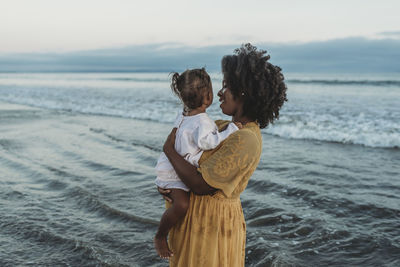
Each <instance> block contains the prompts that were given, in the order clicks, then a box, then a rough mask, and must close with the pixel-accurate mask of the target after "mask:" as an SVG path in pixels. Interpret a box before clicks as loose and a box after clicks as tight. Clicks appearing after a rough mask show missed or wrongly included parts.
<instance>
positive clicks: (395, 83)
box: [286, 79, 400, 87]
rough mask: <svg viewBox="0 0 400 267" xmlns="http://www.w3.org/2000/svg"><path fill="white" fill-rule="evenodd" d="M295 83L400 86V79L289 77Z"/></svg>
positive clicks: (289, 81)
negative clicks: (308, 78) (307, 78)
mask: <svg viewBox="0 0 400 267" xmlns="http://www.w3.org/2000/svg"><path fill="white" fill-rule="evenodd" d="M286 82H288V83H293V84H322V85H338V86H340V85H361V86H383V87H387V86H400V80H337V79H332V80H325V79H310V80H306V79H288V80H286Z"/></svg>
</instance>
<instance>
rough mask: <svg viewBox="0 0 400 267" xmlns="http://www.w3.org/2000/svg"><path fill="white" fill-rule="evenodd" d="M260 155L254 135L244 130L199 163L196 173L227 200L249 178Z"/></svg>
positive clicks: (258, 143)
mask: <svg viewBox="0 0 400 267" xmlns="http://www.w3.org/2000/svg"><path fill="white" fill-rule="evenodd" d="M260 155H261V144H260V142H259V140H258V139H257V137H256V135H255V134H254V133H253V132H251V131H248V130H246V129H242V130H240V131H237V132H235V133H233V134H232V135H230V136H229V138H227V139H226V140H225V141H224V142H223V143H222V144H221V146H220V147H219V148H217V149H216V150H215V152H214V153H212V155H211V156H209V157H208V158H206V159H205V160H204V161H200V162H199V163H200V166H199V168H198V171H199V172H200V173H201V175H202V177H203V179H204V180H205V181H206V182H207V184H209V185H210V186H212V187H214V188H217V189H220V190H222V191H223V193H224V194H225V195H227V196H230V195H231V194H232V192H233V191H234V190H235V188H236V187H237V186H238V184H239V183H240V182H241V180H242V179H248V178H250V176H251V174H252V173H253V171H254V169H255V168H256V166H257V164H258V162H259V160H260Z"/></svg>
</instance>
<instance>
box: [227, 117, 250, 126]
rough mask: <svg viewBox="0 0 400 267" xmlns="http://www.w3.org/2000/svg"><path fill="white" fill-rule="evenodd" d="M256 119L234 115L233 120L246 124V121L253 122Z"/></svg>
mask: <svg viewBox="0 0 400 267" xmlns="http://www.w3.org/2000/svg"><path fill="white" fill-rule="evenodd" d="M253 121H254V120H252V119H250V118H248V117H246V116H237V115H233V116H232V122H240V123H241V124H243V125H245V124H246V123H249V122H253Z"/></svg>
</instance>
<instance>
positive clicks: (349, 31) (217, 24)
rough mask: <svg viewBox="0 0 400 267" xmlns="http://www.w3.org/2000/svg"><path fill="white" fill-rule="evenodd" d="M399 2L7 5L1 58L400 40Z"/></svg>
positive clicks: (37, 1)
mask: <svg viewBox="0 0 400 267" xmlns="http://www.w3.org/2000/svg"><path fill="white" fill-rule="evenodd" d="M399 10H400V1H398V0H381V1H365V0H335V1H333V0H326V1H320V0H302V1H295V0H293V1H289V0H279V1H276V0H274V1H270V0H264V1H263V0H247V1H243V0H241V1H237V0H220V1H218V0H198V1H189V0H169V1H165V0H160V1H157V0H152V1H151V0H149V1H143V0H142V1H134V0H2V1H1V3H0V40H1V42H0V53H15V52H65V51H78V50H91V49H100V48H112V47H123V46H130V45H144V44H154V43H158V44H159V43H179V44H183V45H189V46H212V45H226V44H241V43H243V42H253V43H291V44H293V43H304V42H313V41H324V40H331V39H338V38H339V39H340V38H347V37H365V38H370V39H379V38H392V39H400V38H399V37H400V34H399V31H400V16H399V14H398V11H399Z"/></svg>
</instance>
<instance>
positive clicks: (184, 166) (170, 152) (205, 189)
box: [163, 128, 217, 195]
mask: <svg viewBox="0 0 400 267" xmlns="http://www.w3.org/2000/svg"><path fill="white" fill-rule="evenodd" d="M175 134H176V128H174V129H172V131H171V133H170V134H169V136H168V138H167V140H166V141H165V143H164V147H163V150H164V153H165V155H167V158H168V159H169V161H170V162H171V164H172V166H173V167H174V170H175V172H176V174H177V175H178V177H179V178H180V179H181V180H182V182H183V183H184V184H185V185H186V186H187V187H189V188H190V190H191V191H192V192H193V193H195V194H196V195H210V194H213V193H214V192H215V191H217V189H215V188H214V187H211V186H210V185H208V184H207V183H206V181H205V180H204V179H203V177H202V176H201V173H199V172H198V171H197V168H196V167H195V166H193V165H192V164H190V163H189V162H187V161H186V160H185V159H184V158H183V157H182V156H181V155H179V154H178V152H176V150H175Z"/></svg>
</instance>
